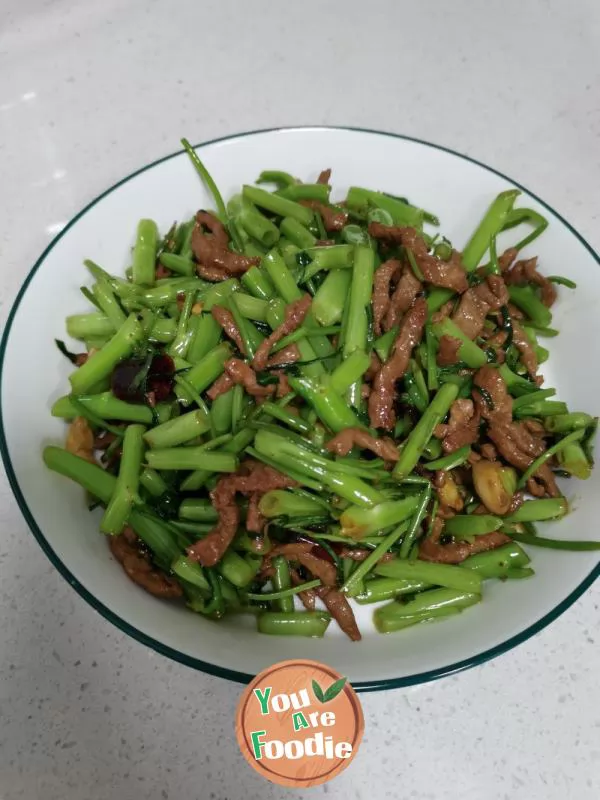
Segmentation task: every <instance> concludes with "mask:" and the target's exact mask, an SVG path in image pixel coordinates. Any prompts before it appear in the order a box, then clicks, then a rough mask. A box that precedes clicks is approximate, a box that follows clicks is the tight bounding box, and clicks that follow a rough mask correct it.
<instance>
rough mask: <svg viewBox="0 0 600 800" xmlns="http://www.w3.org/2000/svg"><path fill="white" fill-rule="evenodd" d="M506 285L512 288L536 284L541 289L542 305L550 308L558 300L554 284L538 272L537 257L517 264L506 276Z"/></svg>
mask: <svg viewBox="0 0 600 800" xmlns="http://www.w3.org/2000/svg"><path fill="white" fill-rule="evenodd" d="M504 279H505V280H506V283H507V284H509V285H511V286H520V285H524V284H528V283H529V284H534V285H535V286H539V287H540V290H541V292H540V294H541V300H542V303H543V304H544V305H545V306H547V307H548V308H550V306H551V305H553V303H554V301H555V300H556V297H557V294H556V289H555V287H554V284H553V283H552V282H551V281H549V280H548V278H545V277H544V276H543V275H541V274H540V273H539V272H538V271H537V256H536V257H535V258H528V259H525V260H524V261H517V263H516V264H515V265H514V266H513V267H512V268H511V269H510V270H509V271H508V272H507V273H506V275H505V276H504Z"/></svg>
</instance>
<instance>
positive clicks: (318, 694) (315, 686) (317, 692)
mask: <svg viewBox="0 0 600 800" xmlns="http://www.w3.org/2000/svg"><path fill="white" fill-rule="evenodd" d="M312 689H313V692H314V693H315V697H316V698H317V700H318V701H319V702H320V703H324V702H325V695H324V694H323V689H321V687H320V686H319V684H318V683H317V682H316V681H315V680H314V679H313V682H312Z"/></svg>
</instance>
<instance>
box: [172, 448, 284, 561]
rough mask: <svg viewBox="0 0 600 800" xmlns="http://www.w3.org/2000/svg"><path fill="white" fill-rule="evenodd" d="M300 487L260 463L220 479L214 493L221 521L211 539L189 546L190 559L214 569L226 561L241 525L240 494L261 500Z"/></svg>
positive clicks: (243, 465)
mask: <svg viewBox="0 0 600 800" xmlns="http://www.w3.org/2000/svg"><path fill="white" fill-rule="evenodd" d="M296 485H297V483H296V481H294V480H292V479H291V478H288V476H287V475H283V474H282V473H281V472H278V471H277V470H276V469H273V468H272V467H269V466H267V465H266V464H261V463H259V462H258V461H247V462H244V463H243V464H241V465H240V468H239V470H238V471H237V472H235V473H233V474H232V475H224V476H223V477H221V478H219V480H218V481H217V485H216V486H215V488H214V489H213V491H212V492H211V494H210V497H211V500H212V504H213V506H214V508H215V509H216V511H217V513H218V514H219V521H218V522H217V524H216V526H215V527H214V528H213V529H212V530H211V531H210V533H209V534H207V536H205V537H204V538H203V539H200V540H199V541H197V542H196V543H195V544H193V545H191V546H190V547H188V549H187V554H188V556H189V557H190V558H191V559H192V560H193V561H198V562H200V564H202V566H203V567H214V565H215V564H217V563H218V562H219V561H220V560H221V558H223V556H224V554H225V551H226V550H227V548H228V547H229V545H230V544H231V542H232V540H233V537H234V536H235V534H236V531H237V529H238V526H239V524H240V510H239V508H238V506H237V504H236V502H235V495H236V493H238V492H239V493H241V494H244V495H246V496H252V495H258V496H259V497H261V496H262V495H263V494H264V493H265V492H269V491H271V490H272V489H287V488H290V487H292V486H296ZM256 504H257V505H258V499H257V500H256Z"/></svg>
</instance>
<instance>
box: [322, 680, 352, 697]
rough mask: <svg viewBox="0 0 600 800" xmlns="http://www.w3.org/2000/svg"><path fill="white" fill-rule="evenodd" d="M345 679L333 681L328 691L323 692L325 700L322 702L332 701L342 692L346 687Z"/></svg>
mask: <svg viewBox="0 0 600 800" xmlns="http://www.w3.org/2000/svg"><path fill="white" fill-rule="evenodd" d="M346 680H347V679H346V678H340V679H339V680H337V681H335V682H334V683H332V684H331V686H330V687H329V689H327V691H326V692H325V699H324V701H323V702H325V703H328V702H329V701H330V700H333V699H334V698H335V697H337V696H338V694H339V693H340V692H341V691H342V689H343V688H344V686H345V685H346Z"/></svg>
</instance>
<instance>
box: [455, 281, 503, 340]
mask: <svg viewBox="0 0 600 800" xmlns="http://www.w3.org/2000/svg"><path fill="white" fill-rule="evenodd" d="M508 300H509V298H508V291H507V289H506V286H505V285H504V281H503V280H502V278H501V277H500V276H499V275H488V276H487V278H486V279H485V280H484V281H483V282H482V283H480V284H479V286H475V287H473V288H472V289H468V290H467V291H466V292H465V293H464V294H463V296H462V297H461V298H460V303H459V304H458V308H457V309H456V311H455V312H454V314H453V315H452V321H453V322H454V323H456V325H458V327H459V328H460V329H461V331H462V332H463V333H464V334H465V336H468V337H469V339H475V338H476V337H477V336H479V334H480V333H481V332H482V330H483V326H484V323H485V318H486V317H487V315H488V314H489V313H490V312H491V311H497V310H498V309H500V308H501V307H502V306H505V305H506V304H507V303H508Z"/></svg>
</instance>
